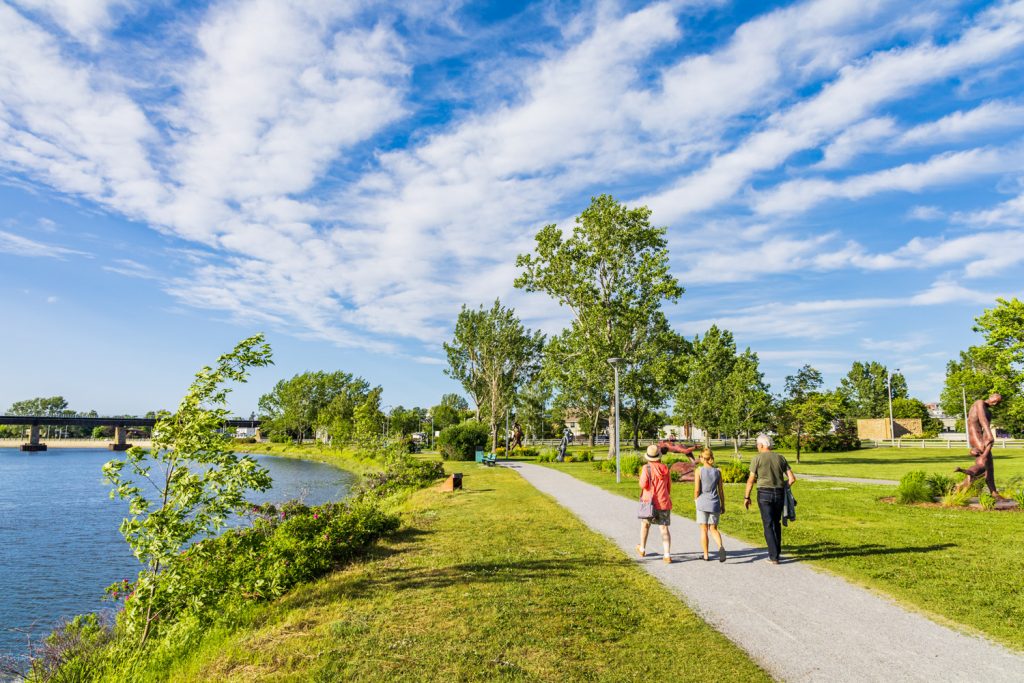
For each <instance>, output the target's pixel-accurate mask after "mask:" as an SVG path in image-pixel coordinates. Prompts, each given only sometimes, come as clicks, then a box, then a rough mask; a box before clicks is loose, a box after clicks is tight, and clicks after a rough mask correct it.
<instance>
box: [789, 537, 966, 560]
mask: <svg viewBox="0 0 1024 683" xmlns="http://www.w3.org/2000/svg"><path fill="white" fill-rule="evenodd" d="M956 547H957V544H956V543H936V544H934V545H922V546H904V547H897V548H894V547H889V546H884V545H879V544H878V543H862V544H860V545H843V544H841V543H833V542H832V541H816V542H814V543H803V544H793V543H783V546H782V551H783V554H784V555H785V554H787V551H788V554H790V557H788V558H784V559H783V562H800V561H806V560H831V559H835V558H839V557H873V556H874V557H877V556H881V555H902V554H907V553H933V552H938V551H941V550H947V549H949V548H956Z"/></svg>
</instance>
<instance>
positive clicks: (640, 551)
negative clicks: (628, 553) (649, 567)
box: [635, 543, 647, 557]
mask: <svg viewBox="0 0 1024 683" xmlns="http://www.w3.org/2000/svg"><path fill="white" fill-rule="evenodd" d="M635 550H636V554H637V556H638V557H643V556H644V555H646V554H647V551H646V550H644V549H643V548H641V547H640V544H639V543H637V544H636V548H635Z"/></svg>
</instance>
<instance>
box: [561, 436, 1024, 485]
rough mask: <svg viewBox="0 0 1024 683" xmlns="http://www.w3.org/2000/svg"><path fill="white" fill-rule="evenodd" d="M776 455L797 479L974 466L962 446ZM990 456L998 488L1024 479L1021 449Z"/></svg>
mask: <svg viewBox="0 0 1024 683" xmlns="http://www.w3.org/2000/svg"><path fill="white" fill-rule="evenodd" d="M906 443H910V442H909V441H908V442H906ZM577 450H592V451H593V454H594V456H595V457H598V458H603V457H605V456H606V454H607V446H604V447H600V448H594V449H586V448H576V449H571V451H577ZM714 450H715V454H716V456H717V457H718V458H719V459H721V460H722V461H723V462H725V461H727V460H729V459H731V458H732V457H733V450H732V448H722V447H717V448H715V449H714ZM633 452H634V451H633V450H632V449H630V450H625V449H624V450H623V451H622V455H627V454H630V453H633ZM755 452H756V451H754V450H753V449H741V450H740V457H741V458H742V460H743V462H746V463H749V462H750V459H751V458H752V457H753V456H754V453H755ZM779 452H780V453H782V454H783V455H784V456H786V459H787V460H788V461H789V464H790V465H792V466H793V471H794V472H796V473H797V476H799V475H800V474H801V473H803V474H817V475H827V476H834V477H862V478H866V479H893V480H899V478H900V477H902V476H903V475H904V474H906V473H907V472H910V471H912V470H924V471H925V472H928V473H932V472H936V473H941V474H948V475H951V476H961V475H954V474H953V468H954V467H969V466H970V465H972V464H974V458H972V457H971V456H970V455H968V454H967V451H966V449H964V448H963V447H962V446H961V447H960V448H956V447H954V448H952V449H946V448H920V447H917V448H915V447H912V446H907V447H906V448H863V449H860V450H856V451H846V452H842V453H808V452H807V451H803V452H801V453H800V463H799V464H797V462H796V453H795V452H794V451H787V450H780V451H779ZM992 453H993V455H994V456H995V470H996V483H997V484H998V485H999V486H1003V485H1005V484H1006V483H1008V482H1010V481H1011V480H1013V479H1014V478H1024V448H1006V449H1003V448H999V447H996V448H995V450H993V451H992Z"/></svg>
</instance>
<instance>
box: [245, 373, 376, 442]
mask: <svg viewBox="0 0 1024 683" xmlns="http://www.w3.org/2000/svg"><path fill="white" fill-rule="evenodd" d="M368 389H369V385H368V384H367V383H366V380H364V379H362V378H360V377H353V376H352V375H350V374H348V373H346V372H341V371H337V372H322V371H317V372H303V373H300V374H298V375H295V376H294V377H292V378H291V379H283V380H281V381H279V382H278V383H277V384H276V385H274V388H273V389H272V390H271V391H270V393H267V394H264V395H263V396H261V397H260V401H259V407H260V413H261V415H262V420H263V424H264V425H265V428H266V429H267V430H268V431H270V432H278V433H283V434H287V435H289V436H290V437H292V438H293V439H295V440H296V441H297V442H301V441H302V439H304V438H307V437H311V436H313V433H314V430H315V429H316V428H318V427H322V428H325V429H328V430H330V429H332V428H333V429H335V430H337V432H338V435H339V436H341V437H342V438H344V437H345V436H347V429H348V426H349V425H351V419H352V418H351V415H353V411H354V410H355V406H356V405H358V404H359V403H361V402H362V400H364V398H365V396H366V394H367V391H368Z"/></svg>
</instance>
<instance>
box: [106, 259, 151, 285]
mask: <svg viewBox="0 0 1024 683" xmlns="http://www.w3.org/2000/svg"><path fill="white" fill-rule="evenodd" d="M103 270H105V271H107V272H110V273H117V274H118V275H124V276H126V277H135V278H140V279H142V280H158V279H160V276H159V275H157V273H155V272H153V269H152V268H150V267H149V266H147V265H145V264H142V263H139V262H138V261H133V260H132V259H115V260H114V262H113V263H112V264H107V265H105V266H103Z"/></svg>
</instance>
